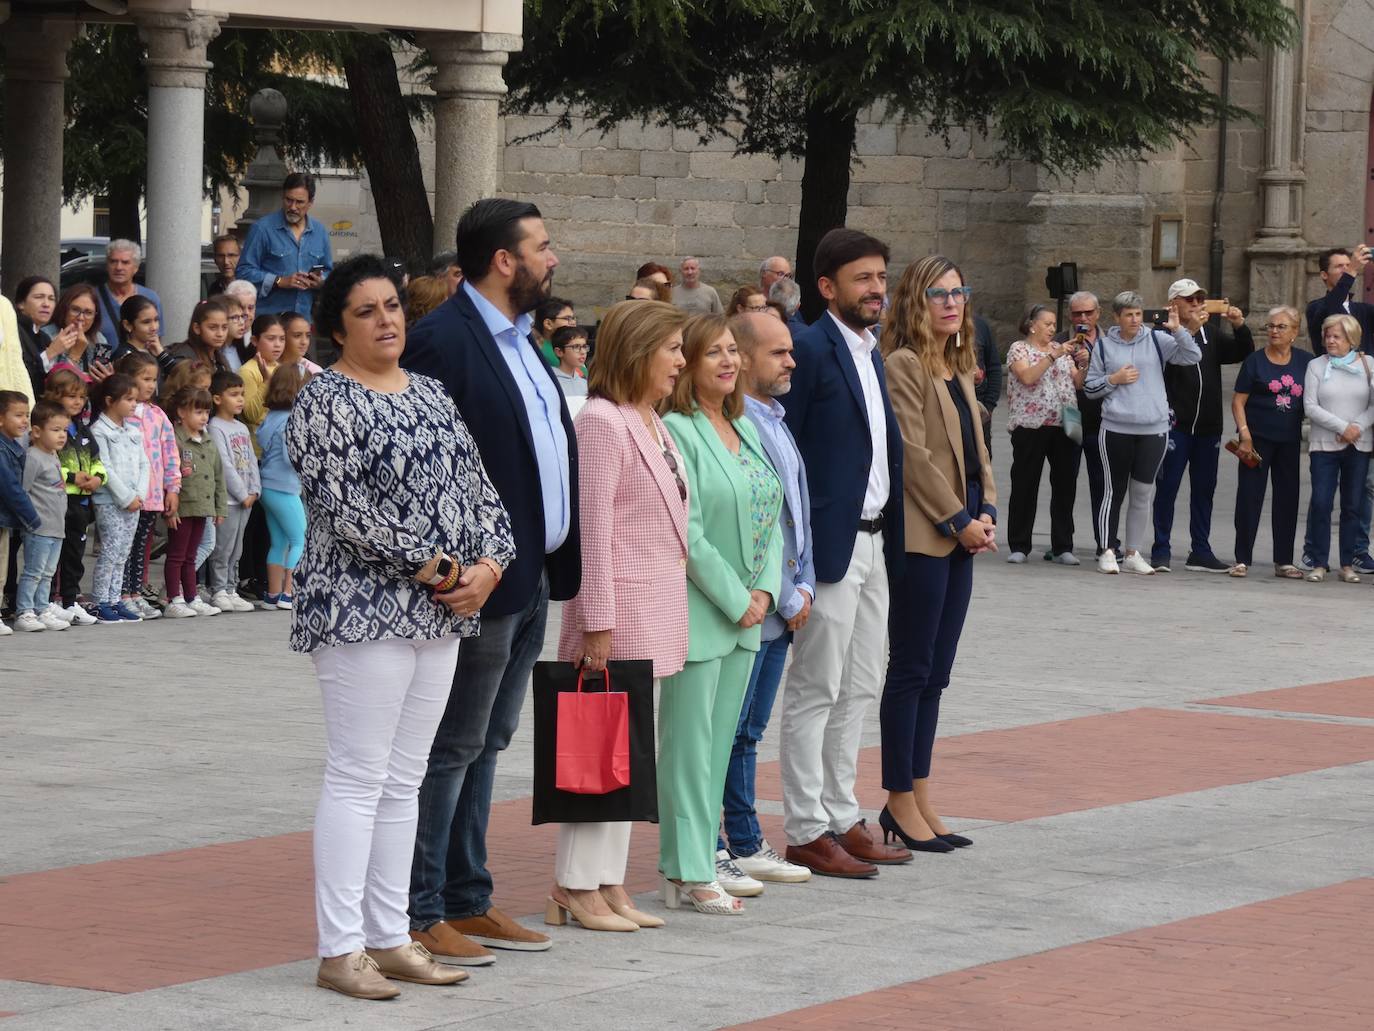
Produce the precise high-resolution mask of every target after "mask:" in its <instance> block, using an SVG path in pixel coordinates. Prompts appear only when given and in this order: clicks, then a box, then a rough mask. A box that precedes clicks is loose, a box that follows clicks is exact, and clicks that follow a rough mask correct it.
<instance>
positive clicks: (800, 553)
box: [744, 394, 816, 619]
mask: <svg viewBox="0 0 1374 1031" xmlns="http://www.w3.org/2000/svg"><path fill="white" fill-rule="evenodd" d="M783 411H784V409H783V407H782V405H780V404H779V403H778V402H777V401H776V400H773V399H771V398H770V399H769V402H768V404H764V403H763V402H762V401H759V400H758V399H757V398H754V397H751V396H750V395H748V394H746V395H744V413H745V415H747V416H748V417H749V421H750V422H752V423H753V424H754V428H755V429H757V430H758V431H759V438H760V439H761V440H762V441H763V446H764V449H765V450H766V451H767V452H768V454H769V457H773V456H775V455H776V456H777V457H778V459H779V460H780V461H781V464H782V468H780V469H778V470H777V474H778V478H779V479H780V480H782V496H783V501H784V502H785V503H786V505H787V514H788V516H789V517H790V522H789V523H788V528H789V529H790V530H791V532H792V533H793V534H794V539H795V542H796V551H797V559H798V563H797V571H796V572H797V577H798V578H799V579H798V578H792V574H790V573H789V572H788V570H787V569H785V568H784V569H783V581H784V583H786V582H787V580H788V579H789V578H792V580H793V582H792V592H791V596H790V597H786V598H779V599H778V601H777V610H778V615H779V616H781V617H782V618H783V619H791V618H792V617H793V616H795V615H796V614H797V613H798V612H800V611H801V610H802V604H803V601H802V597H801V595H800V594H798V593H797V592H798V591H801V590H804V591H806V593H807V594H809V595H811V596H812V597H813V598H814V597H815V596H816V587H815V585H814V584H811V583H808V582H807V581H806V579H805V577H804V576H803V574H802V568H803V566H804V565H805V563H804V562H802V561H801V559H802V558H803V557H804V556H805V555H806V546H807V539H806V531H807V530H808V529H809V527H808V526H807V525H806V520H805V519H804V518H803V513H804V512H805V511H806V509H805V507H804V506H803V505H802V496H801V489H802V488H801V453H800V452H799V451H798V450H797V444H796V441H794V440H793V439H792V434H791V433H790V432H789V431H788V429H787V427H786V426H785V425H784V424H783V421H782V418H783Z"/></svg>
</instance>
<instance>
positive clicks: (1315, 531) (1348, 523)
mask: <svg viewBox="0 0 1374 1031" xmlns="http://www.w3.org/2000/svg"><path fill="white" fill-rule="evenodd" d="M1308 458H1309V459H1310V460H1311V463H1312V500H1311V502H1310V503H1309V504H1308V506H1307V531H1308V543H1307V546H1306V548H1305V549H1304V550H1305V551H1306V554H1307V555H1308V557H1309V558H1310V559H1311V561H1312V565H1313V567H1314V568H1315V567H1321V568H1323V569H1324V568H1326V567H1327V566H1328V565H1329V564H1330V561H1329V560H1330V558H1331V509H1332V507H1333V505H1334V503H1335V498H1336V486H1337V481H1339V483H1340V491H1341V538H1340V541H1341V543H1340V564H1341V565H1342V566H1348V565H1351V564H1352V563H1353V562H1354V561H1355V555H1356V554H1357V552H1356V550H1355V535H1356V532H1357V530H1358V529H1359V525H1360V506H1361V504H1362V503H1363V498H1364V493H1365V489H1364V485H1365V476H1366V475H1367V474H1368V472H1369V452H1367V451H1356V450H1355V448H1354V447H1352V446H1349V445H1347V446H1346V447H1344V448H1342V449H1341V450H1339V451H1313V452H1311V453H1310V454H1309V455H1308Z"/></svg>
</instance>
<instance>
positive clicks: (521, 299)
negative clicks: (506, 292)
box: [510, 265, 553, 315]
mask: <svg viewBox="0 0 1374 1031" xmlns="http://www.w3.org/2000/svg"><path fill="white" fill-rule="evenodd" d="M552 293H553V271H552V270H550V271H549V272H548V274H547V275H545V276H544V278H543V279H537V278H535V275H534V273H532V272H531V271H530V270H529V269H527V268H525V266H524V265H519V266H517V267H516V270H515V279H514V280H513V281H512V282H511V285H510V300H511V306H512V307H513V308H515V310H516V311H518V312H520V313H521V314H522V315H523V314H524V313H525V312H529V311H534V309H535V308H537V307H539V302H541V301H546V300H548V299H549V296H550V295H551V294H552Z"/></svg>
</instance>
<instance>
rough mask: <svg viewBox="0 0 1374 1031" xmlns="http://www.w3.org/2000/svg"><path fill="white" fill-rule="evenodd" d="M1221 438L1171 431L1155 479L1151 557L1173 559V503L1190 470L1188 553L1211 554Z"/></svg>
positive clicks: (1158, 559) (1204, 555) (1205, 555)
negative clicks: (1170, 538) (1214, 496)
mask: <svg viewBox="0 0 1374 1031" xmlns="http://www.w3.org/2000/svg"><path fill="white" fill-rule="evenodd" d="M1220 455H1221V437H1220V436H1216V437H1200V436H1196V435H1194V434H1192V433H1185V432H1183V431H1182V430H1170V431H1169V446H1168V449H1167V450H1166V451H1165V452H1164V464H1163V465H1161V466H1160V467H1159V475H1158V476H1157V477H1156V479H1155V543H1154V547H1153V548H1152V549H1151V550H1150V558H1151V559H1153V560H1155V561H1161V560H1165V561H1167V560H1168V559H1169V558H1171V557H1172V556H1171V546H1170V541H1169V537H1170V534H1171V533H1172V532H1173V528H1174V502H1175V501H1176V500H1177V499H1178V491H1179V488H1180V487H1181V486H1182V485H1183V471H1184V469H1185V468H1186V469H1187V470H1188V536H1189V538H1190V541H1189V548H1188V553H1189V554H1190V555H1198V556H1201V557H1210V556H1211V554H1212V543H1211V537H1212V497H1213V495H1215V494H1216V492H1217V460H1218V458H1219V457H1220Z"/></svg>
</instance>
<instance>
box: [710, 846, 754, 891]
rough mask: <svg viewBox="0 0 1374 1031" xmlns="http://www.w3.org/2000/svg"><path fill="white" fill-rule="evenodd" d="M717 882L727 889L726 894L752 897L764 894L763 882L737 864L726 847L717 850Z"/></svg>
mask: <svg viewBox="0 0 1374 1031" xmlns="http://www.w3.org/2000/svg"><path fill="white" fill-rule="evenodd" d="M716 882H717V883H718V884H720V886H721V887H722V888H724V889H725V894H727V895H734V896H735V897H736V898H752V897H753V896H755V895H762V894H763V884H762V883H761V882H759V881H756V880H754V878H752V877H750V876H749V875H748V874H747V873H745V872H744V871H743V870H741V869H740V868H739V867H738V866H736V865H735V861H734V860H733V859H731V858H730V853H729V852H728V851H726V850H725V849H720V850H719V851H717V852H716Z"/></svg>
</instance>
